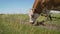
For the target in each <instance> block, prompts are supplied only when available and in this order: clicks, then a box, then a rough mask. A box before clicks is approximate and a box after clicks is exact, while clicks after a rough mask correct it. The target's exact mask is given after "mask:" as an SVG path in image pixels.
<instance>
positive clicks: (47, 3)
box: [29, 0, 60, 24]
mask: <svg viewBox="0 0 60 34" xmlns="http://www.w3.org/2000/svg"><path fill="white" fill-rule="evenodd" d="M58 6H60V0H35V2H34V5H33V7H32V10H31V11H30V13H29V16H30V22H31V23H32V24H34V23H35V21H36V19H37V17H38V16H39V15H40V14H41V13H46V16H47V18H50V19H51V16H50V10H51V9H52V7H58Z"/></svg>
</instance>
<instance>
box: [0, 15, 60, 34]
mask: <svg viewBox="0 0 60 34" xmlns="http://www.w3.org/2000/svg"><path fill="white" fill-rule="evenodd" d="M51 16H52V17H53V18H52V19H53V20H52V21H50V20H49V21H46V22H44V24H45V26H42V25H39V26H34V25H31V24H30V23H29V16H28V15H27V14H0V34H60V14H52V15H51ZM45 19H46V17H44V16H40V17H38V19H37V21H42V20H45Z"/></svg>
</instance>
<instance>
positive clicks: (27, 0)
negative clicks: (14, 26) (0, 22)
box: [0, 0, 34, 14]
mask: <svg viewBox="0 0 60 34" xmlns="http://www.w3.org/2000/svg"><path fill="white" fill-rule="evenodd" d="M33 3H34V0H0V14H14V13H16V14H20V13H28V12H29V9H31V8H32V6H33Z"/></svg>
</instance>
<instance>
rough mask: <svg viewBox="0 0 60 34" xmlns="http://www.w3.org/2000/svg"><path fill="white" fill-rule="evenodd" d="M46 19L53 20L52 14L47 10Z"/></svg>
mask: <svg viewBox="0 0 60 34" xmlns="http://www.w3.org/2000/svg"><path fill="white" fill-rule="evenodd" d="M46 17H47V20H49V19H50V20H52V18H51V13H50V10H48V9H47V10H46Z"/></svg>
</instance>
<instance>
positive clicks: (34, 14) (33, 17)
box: [29, 11, 39, 24]
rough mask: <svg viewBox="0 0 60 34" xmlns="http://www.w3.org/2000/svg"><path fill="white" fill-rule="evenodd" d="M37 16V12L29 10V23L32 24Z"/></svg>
mask: <svg viewBox="0 0 60 34" xmlns="http://www.w3.org/2000/svg"><path fill="white" fill-rule="evenodd" d="M38 16H39V14H38V13H33V12H32V11H30V14H29V17H30V20H29V22H30V23H31V24H34V23H35V22H36V19H37V17H38Z"/></svg>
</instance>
